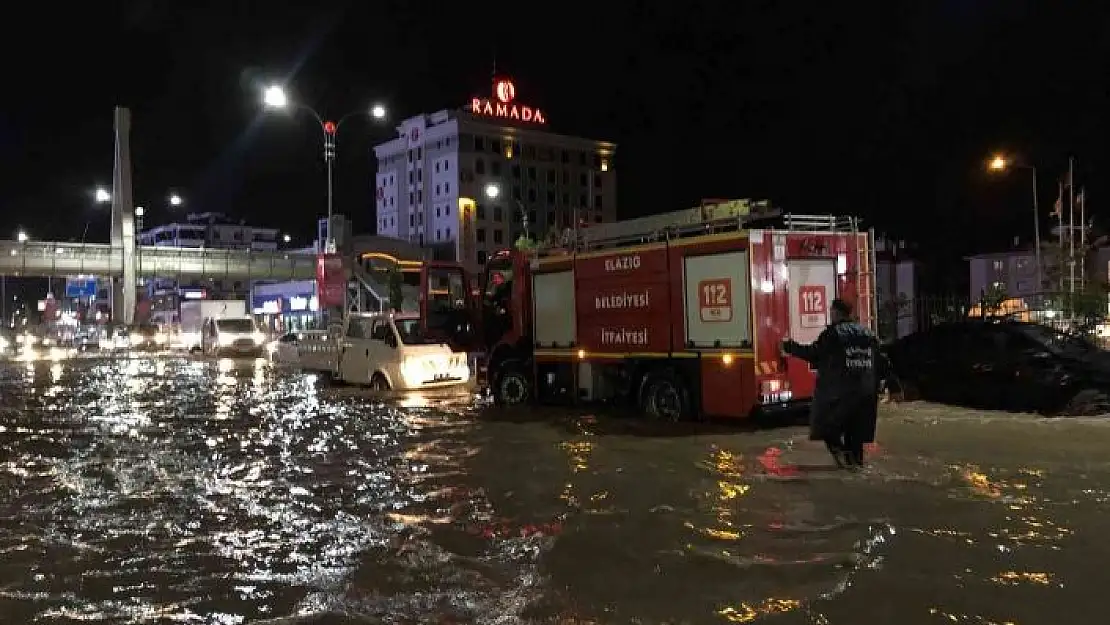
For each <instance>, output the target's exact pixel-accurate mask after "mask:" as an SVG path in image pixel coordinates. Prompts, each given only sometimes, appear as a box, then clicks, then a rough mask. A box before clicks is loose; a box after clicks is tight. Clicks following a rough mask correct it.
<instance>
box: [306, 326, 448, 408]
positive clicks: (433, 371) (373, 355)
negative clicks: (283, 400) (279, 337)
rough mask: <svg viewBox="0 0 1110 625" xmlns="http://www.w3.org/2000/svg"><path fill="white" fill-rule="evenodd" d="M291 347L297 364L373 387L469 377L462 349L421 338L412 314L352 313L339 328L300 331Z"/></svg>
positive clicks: (430, 384)
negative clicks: (329, 330)
mask: <svg viewBox="0 0 1110 625" xmlns="http://www.w3.org/2000/svg"><path fill="white" fill-rule="evenodd" d="M296 350H297V359H298V360H299V363H300V365H301V367H303V368H305V369H309V370H313V371H322V372H325V373H329V374H331V375H332V376H333V377H334V378H336V379H337V380H339V381H342V382H345V383H348V384H359V385H367V386H370V388H372V389H374V390H378V391H386V390H417V389H426V388H442V387H448V386H455V385H461V384H466V383H467V382H469V381H470V367H469V366H468V364H467V358H466V354H465V353H460V352H455V351H453V350H452V349H451V348H450V347H449V346H448V345H446V344H444V343H439V342H436V341H430V340H428V339H426V338H425V337H424V336H423V332H422V331H421V324H420V315H419V314H416V313H411V314H410V313H372V314H353V313H352V314H350V315H348V317H347V319H346V321H345V322H344V324H343V327H342V329H340V328H338V327H336V328H335V331H334V332H331V333H322V334H321V333H312V334H307V333H306V334H304V335H301V338H300V339H299V340H298V341H297V348H296Z"/></svg>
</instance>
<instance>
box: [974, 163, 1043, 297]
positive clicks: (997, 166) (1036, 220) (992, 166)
mask: <svg viewBox="0 0 1110 625" xmlns="http://www.w3.org/2000/svg"><path fill="white" fill-rule="evenodd" d="M1011 167H1013V168H1016V169H1028V170H1029V172H1030V173H1031V174H1032V175H1033V245H1035V246H1036V247H1035V248H1034V255H1035V257H1036V261H1035V262H1036V263H1037V290H1038V291H1039V290H1040V289H1042V288H1044V282H1043V280H1044V276H1043V275H1042V269H1041V214H1040V208H1039V207H1038V206H1037V167H1036V166H1035V165H1029V164H1026V163H1020V162H1015V161H1013V160H1011V159H1008V158H1006V156H1005V155H1003V154H995V155H994V157H992V158H991V159H990V161H988V162H987V169H988V170H990V171H992V172H1004V171H1006V170H1007V169H1010V168H1011Z"/></svg>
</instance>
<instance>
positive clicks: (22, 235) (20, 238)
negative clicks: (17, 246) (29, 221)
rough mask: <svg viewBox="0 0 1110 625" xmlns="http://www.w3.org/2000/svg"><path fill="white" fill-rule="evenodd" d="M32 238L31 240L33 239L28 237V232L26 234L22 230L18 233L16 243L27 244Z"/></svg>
mask: <svg viewBox="0 0 1110 625" xmlns="http://www.w3.org/2000/svg"><path fill="white" fill-rule="evenodd" d="M30 238H31V237H29V236H27V232H26V231H24V230H20V231H19V232H18V233H17V234H16V235H15V240H16V241H19V242H20V243H26V242H27V239H30Z"/></svg>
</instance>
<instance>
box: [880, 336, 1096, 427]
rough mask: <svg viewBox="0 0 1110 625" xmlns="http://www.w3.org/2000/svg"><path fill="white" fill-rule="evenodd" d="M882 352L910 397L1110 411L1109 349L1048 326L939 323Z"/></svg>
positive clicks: (998, 406) (1013, 407)
mask: <svg viewBox="0 0 1110 625" xmlns="http://www.w3.org/2000/svg"><path fill="white" fill-rule="evenodd" d="M886 353H887V355H888V357H889V358H890V361H891V364H892V366H893V368H894V372H895V374H896V376H897V381H898V384H900V385H901V387H902V390H903V391H904V392H905V394H906V395H908V396H919V397H920V398H922V399H925V400H928V401H936V402H941V403H947V404H957V405H961V406H969V407H973V408H986V409H993V410H1009V411H1021V412H1024V411H1033V412H1040V413H1042V414H1104V413H1107V412H1110V352H1106V351H1105V350H1102V349H1100V348H1099V347H1098V346H1097V345H1095V344H1094V343H1093V342H1091V341H1089V340H1087V339H1085V338H1083V337H1080V336H1078V335H1074V334H1069V333H1066V332H1061V331H1059V330H1055V329H1053V328H1050V327H1048V326H1043V325H1038V324H1034V323H1022V322H1015V321H991V320H986V321H983V320H967V321H960V322H953V323H944V324H940V325H937V326H935V327H933V328H930V329H929V330H925V331H922V332H918V333H915V334H911V335H909V336H907V337H905V338H902V339H900V340H898V341H896V342H894V343H893V344H891V345H890V346H888V347H887V348H886Z"/></svg>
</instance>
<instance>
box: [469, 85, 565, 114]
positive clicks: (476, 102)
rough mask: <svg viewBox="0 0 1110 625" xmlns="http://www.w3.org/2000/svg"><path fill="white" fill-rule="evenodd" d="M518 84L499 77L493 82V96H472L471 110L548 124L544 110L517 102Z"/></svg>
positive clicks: (476, 112)
mask: <svg viewBox="0 0 1110 625" xmlns="http://www.w3.org/2000/svg"><path fill="white" fill-rule="evenodd" d="M514 100H516V85H514V84H513V81H511V80H509V79H508V78H499V79H497V80H495V81H494V83H493V97H492V98H471V100H470V112H471V113H474V114H475V115H485V116H486V117H502V118H505V119H514V120H517V121H522V122H530V123H533V124H546V123H547V119H545V118H544V116H543V111H541V110H540V109H538V108H532V107H530V106H523V105H521V104H517V103H516V102H515V101H514Z"/></svg>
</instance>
